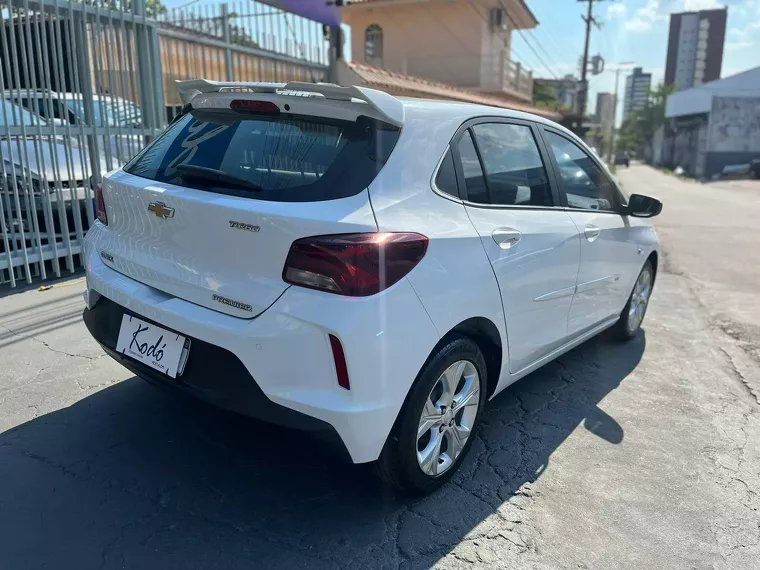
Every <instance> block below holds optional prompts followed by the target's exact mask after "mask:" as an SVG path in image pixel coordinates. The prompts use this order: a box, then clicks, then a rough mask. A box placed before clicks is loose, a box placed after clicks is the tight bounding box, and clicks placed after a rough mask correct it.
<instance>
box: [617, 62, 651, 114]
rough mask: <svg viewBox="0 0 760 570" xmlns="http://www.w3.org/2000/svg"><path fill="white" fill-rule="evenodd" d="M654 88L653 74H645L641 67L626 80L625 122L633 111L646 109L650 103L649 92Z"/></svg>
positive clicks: (635, 68) (635, 69)
mask: <svg viewBox="0 0 760 570" xmlns="http://www.w3.org/2000/svg"><path fill="white" fill-rule="evenodd" d="M651 87H652V74H651V73H644V72H643V71H642V70H641V68H640V67H634V68H633V73H631V74H630V75H629V76H628V77H626V78H625V93H624V95H623V120H624V121H625V120H626V118H627V117H628V115H630V114H631V113H632V112H633V111H637V110H638V109H641V108H642V107H645V106H646V104H647V101H649V90H650V88H651Z"/></svg>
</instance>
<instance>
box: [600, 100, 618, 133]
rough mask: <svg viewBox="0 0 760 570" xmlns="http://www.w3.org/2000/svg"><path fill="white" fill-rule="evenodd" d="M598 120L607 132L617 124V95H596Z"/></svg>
mask: <svg viewBox="0 0 760 570" xmlns="http://www.w3.org/2000/svg"><path fill="white" fill-rule="evenodd" d="M596 118H597V119H598V120H599V123H600V124H601V125H602V129H604V130H605V131H607V130H609V129H610V128H612V126H613V125H614V124H615V94H614V93H597V94H596Z"/></svg>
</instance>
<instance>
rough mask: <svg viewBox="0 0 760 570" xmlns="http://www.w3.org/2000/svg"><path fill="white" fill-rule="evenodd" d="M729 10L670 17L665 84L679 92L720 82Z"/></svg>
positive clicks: (687, 13) (683, 13) (672, 15)
mask: <svg viewBox="0 0 760 570" xmlns="http://www.w3.org/2000/svg"><path fill="white" fill-rule="evenodd" d="M727 16H728V8H721V9H718V10H700V11H699V12H681V13H679V14H671V15H670V32H669V34H668V55H667V60H666V61H665V84H666V85H672V84H675V86H676V89H677V90H678V91H683V90H684V89H691V88H692V87H696V86H697V85H701V84H702V83H707V82H708V81H714V80H715V79H720V69H721V66H722V64H723V43H724V40H725V38H726V18H727Z"/></svg>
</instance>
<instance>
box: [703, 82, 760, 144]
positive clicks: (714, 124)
mask: <svg viewBox="0 0 760 570" xmlns="http://www.w3.org/2000/svg"><path fill="white" fill-rule="evenodd" d="M707 150H708V152H729V153H730V152H756V153H757V154H758V155H760V96H759V97H718V96H714V97H713V101H712V111H711V113H710V135H709V139H708V142H707Z"/></svg>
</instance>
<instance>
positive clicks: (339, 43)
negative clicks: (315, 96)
mask: <svg viewBox="0 0 760 570" xmlns="http://www.w3.org/2000/svg"><path fill="white" fill-rule="evenodd" d="M349 3H350V2H349V0H329V1H328V2H327V4H328V5H330V6H335V7H336V8H337V9H338V10H339V11H341V12H342V10H341V8H343V6H345V5H346V4H349ZM341 21H343V18H341ZM322 31H323V33H324V36H325V39H327V40H328V42H329V46H330V47H329V48H328V52H327V55H328V62H327V78H326V79H327V81H328V82H329V83H339V80H338V66H339V65H340V62H341V61H343V41H344V37H343V30H342V29H341V27H340V26H337V27H331V26H323V27H322Z"/></svg>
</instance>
